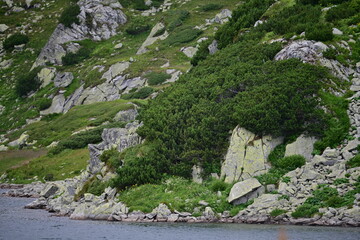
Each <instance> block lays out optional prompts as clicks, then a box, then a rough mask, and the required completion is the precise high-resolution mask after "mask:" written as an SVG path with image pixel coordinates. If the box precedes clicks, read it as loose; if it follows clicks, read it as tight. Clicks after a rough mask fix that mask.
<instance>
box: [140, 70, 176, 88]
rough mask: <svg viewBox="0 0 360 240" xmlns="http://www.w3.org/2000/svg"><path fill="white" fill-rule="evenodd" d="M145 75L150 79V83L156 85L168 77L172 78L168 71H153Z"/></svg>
mask: <svg viewBox="0 0 360 240" xmlns="http://www.w3.org/2000/svg"><path fill="white" fill-rule="evenodd" d="M145 77H146V78H147V79H148V81H147V82H148V84H149V85H150V86H154V85H159V84H161V83H163V82H165V81H166V80H167V79H169V78H171V75H170V74H167V73H157V72H151V73H148V74H146V75H145Z"/></svg>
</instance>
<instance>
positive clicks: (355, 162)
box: [346, 154, 360, 168]
mask: <svg viewBox="0 0 360 240" xmlns="http://www.w3.org/2000/svg"><path fill="white" fill-rule="evenodd" d="M355 167H360V154H357V155H356V156H355V157H353V158H351V159H350V160H349V161H347V162H346V168H355Z"/></svg>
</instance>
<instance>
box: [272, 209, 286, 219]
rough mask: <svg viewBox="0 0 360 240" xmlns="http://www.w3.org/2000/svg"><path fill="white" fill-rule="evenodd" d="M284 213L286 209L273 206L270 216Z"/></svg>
mask: <svg viewBox="0 0 360 240" xmlns="http://www.w3.org/2000/svg"><path fill="white" fill-rule="evenodd" d="M284 213H286V210H284V209H278V208H275V209H274V210H272V211H271V213H270V216H272V217H277V216H279V215H281V214H284Z"/></svg>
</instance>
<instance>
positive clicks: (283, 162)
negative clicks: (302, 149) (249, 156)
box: [274, 155, 306, 171]
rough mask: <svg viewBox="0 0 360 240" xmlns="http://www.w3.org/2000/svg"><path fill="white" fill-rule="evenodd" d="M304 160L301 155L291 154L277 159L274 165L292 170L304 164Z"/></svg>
mask: <svg viewBox="0 0 360 240" xmlns="http://www.w3.org/2000/svg"><path fill="white" fill-rule="evenodd" d="M305 162H306V160H305V158H304V157H303V156H301V155H293V156H288V157H284V158H281V159H279V160H278V161H277V162H276V164H274V166H275V167H277V168H280V169H284V170H286V171H292V170H295V169H296V168H298V167H301V166H303V165H305Z"/></svg>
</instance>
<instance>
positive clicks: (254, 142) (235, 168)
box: [221, 126, 283, 183]
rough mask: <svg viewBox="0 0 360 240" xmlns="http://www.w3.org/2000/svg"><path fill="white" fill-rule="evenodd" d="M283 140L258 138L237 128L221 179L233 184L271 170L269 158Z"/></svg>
mask: <svg viewBox="0 0 360 240" xmlns="http://www.w3.org/2000/svg"><path fill="white" fill-rule="evenodd" d="M282 141H283V138H281V137H279V138H275V139H274V138H272V137H271V136H263V137H261V138H260V137H258V136H256V135H255V134H253V133H251V132H250V131H247V130H246V129H244V128H241V127H239V126H238V127H236V128H235V129H234V131H233V133H232V136H231V139H230V146H229V148H228V151H227V154H226V157H225V161H224V163H223V165H222V168H221V177H225V182H228V183H231V182H235V181H239V180H245V179H248V178H250V177H252V176H257V175H260V174H263V173H265V172H266V171H267V169H268V168H269V167H268V165H267V157H268V156H269V154H270V152H271V151H272V150H273V149H274V148H275V147H276V146H277V145H279V144H281V143H282Z"/></svg>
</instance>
